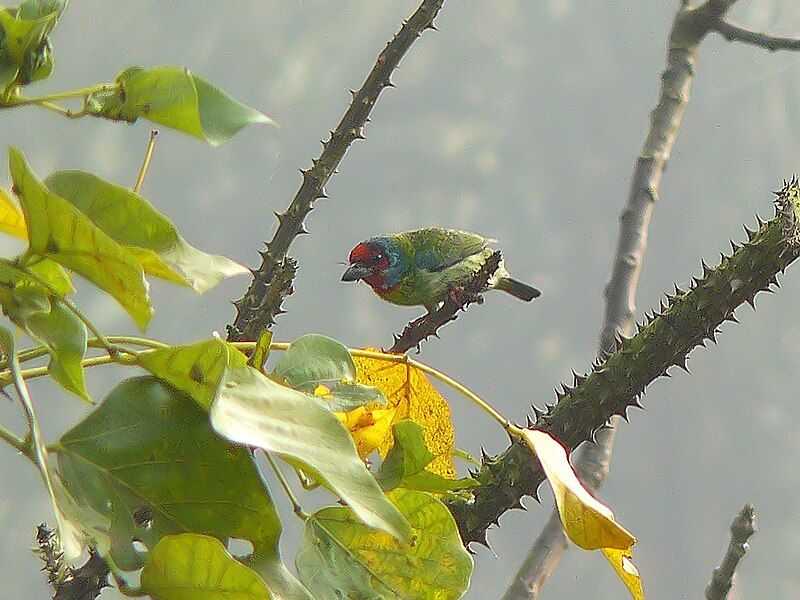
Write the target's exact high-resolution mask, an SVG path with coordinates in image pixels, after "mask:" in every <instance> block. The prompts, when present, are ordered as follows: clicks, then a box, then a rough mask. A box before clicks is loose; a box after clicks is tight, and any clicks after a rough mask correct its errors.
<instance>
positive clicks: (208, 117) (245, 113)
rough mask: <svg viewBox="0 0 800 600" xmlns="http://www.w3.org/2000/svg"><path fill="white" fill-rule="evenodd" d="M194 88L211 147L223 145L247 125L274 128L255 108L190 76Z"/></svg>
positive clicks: (269, 120)
mask: <svg viewBox="0 0 800 600" xmlns="http://www.w3.org/2000/svg"><path fill="white" fill-rule="evenodd" d="M190 75H191V76H192V78H193V79H194V84H195V87H196V88H197V100H198V104H199V106H200V123H201V124H202V126H203V134H204V135H205V138H206V139H207V140H208V143H209V144H211V145H212V146H219V145H221V144H224V143H225V142H227V141H228V140H229V139H231V138H232V137H233V136H235V135H236V134H237V133H239V131H240V130H241V129H243V128H244V127H246V126H247V125H250V124H255V123H262V124H264V125H274V124H275V122H274V121H273V120H272V119H270V118H269V117H267V116H266V115H264V114H262V113H260V112H259V111H257V110H256V109H254V108H251V107H249V106H247V105H246V104H243V103H242V102H239V101H238V100H236V99H234V98H231V97H230V96H229V95H228V94H226V93H225V91H224V90H222V89H220V88H218V87H217V86H216V85H214V84H213V83H209V82H208V81H205V80H203V79H201V78H200V77H198V76H197V75H193V74H190Z"/></svg>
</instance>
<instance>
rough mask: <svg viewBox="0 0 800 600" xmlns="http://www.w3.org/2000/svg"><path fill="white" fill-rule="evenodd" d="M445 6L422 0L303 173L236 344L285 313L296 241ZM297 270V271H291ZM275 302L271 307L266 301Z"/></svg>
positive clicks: (233, 333) (256, 279)
mask: <svg viewBox="0 0 800 600" xmlns="http://www.w3.org/2000/svg"><path fill="white" fill-rule="evenodd" d="M442 4H444V0H423V2H422V4H421V5H420V6H419V8H418V9H417V10H416V12H414V14H413V15H411V17H410V18H409V19H408V21H406V22H405V23H403V26H402V27H401V28H400V31H398V32H397V34H396V35H395V36H394V38H392V40H391V41H390V42H389V43H388V45H387V46H386V48H385V49H384V50H383V52H381V53H380V55H379V56H378V59H377V61H376V62H375V66H374V67H373V68H372V71H371V72H370V74H369V75H368V76H367V79H366V81H365V82H364V84H363V85H362V86H361V89H360V90H358V91H357V92H352V94H353V100H352V102H351V103H350V106H349V108H348V109H347V111H346V112H345V113H344V116H343V117H342V120H341V121H340V122H339V125H337V127H336V129H335V130H334V131H332V132H331V135H330V138H329V139H328V141H326V142H323V144H322V146H323V147H322V154H320V156H319V158H317V159H314V160H313V161H312V166H311V167H310V168H308V169H304V170H302V174H303V183H302V185H301V186H300V189H299V190H298V191H297V194H296V195H295V197H294V199H293V200H292V203H291V204H290V205H289V208H288V209H287V210H286V212H285V213H282V214H280V213H276V215H277V217H278V230H277V231H276V232H275V235H274V236H273V237H272V241H271V242H269V243H268V244H267V249H266V250H265V251H263V252H262V253H261V259H262V261H261V266H260V267H259V268H258V269H256V270H255V271H253V281H252V283H251V284H250V288H249V289H248V290H247V293H246V294H245V295H244V297H243V298H242V299H241V300H238V301H237V302H234V305H235V306H236V310H237V314H236V319H235V320H234V322H233V324H232V325H229V326H228V339H229V340H231V341H242V340H255V339H258V336H259V334H260V333H261V331H262V330H263V329H264V323H272V322H273V321H274V318H275V317H276V316H277V315H278V314H280V311H281V303H282V301H283V297H284V296H283V295H281V293H276V291H275V290H276V288H278V287H279V286H283V287H284V289H285V288H286V283H285V281H284V282H281V281H279V278H278V277H277V274H278V273H279V272H280V270H281V269H282V268H283V269H285V266H284V264H285V262H286V260H287V252H288V251H289V246H290V245H291V243H292V241H294V239H295V238H296V237H297V236H298V235H299V234H301V233H305V232H306V228H305V224H304V222H305V218H306V216H307V215H308V213H309V212H311V209H312V208H313V207H314V202H315V201H316V200H317V199H319V198H325V197H326V195H325V184H326V183H327V182H328V179H330V177H331V175H332V174H333V173H334V172H335V171H336V169H337V168H338V166H339V163H341V161H342V159H343V158H344V155H345V153H346V152H347V149H348V148H349V147H350V144H352V143H353V141H354V140H357V139H363V138H364V125H365V124H366V123H367V122H368V121H369V115H370V113H371V112H372V108H373V107H374V106H375V103H376V102H377V100H378V97H379V96H380V93H381V92H382V91H383V89H384V88H387V87H391V86H392V85H393V84H392V82H391V75H392V72H393V71H394V69H395V68H396V67H397V65H398V64H399V63H400V60H401V59H402V58H403V56H404V55H405V53H406V52H408V49H409V48H411V45H412V44H413V43H414V41H415V40H416V39H417V38H418V37H419V36H420V35H421V34H422V32H423V31H425V30H426V29H434V25H433V20H434V18H435V17H436V15H437V14H438V13H439V10H440V9H441V7H442ZM291 270H293V269H291ZM267 297H269V298H271V300H270V302H269V303H267V302H265V299H266V298H267Z"/></svg>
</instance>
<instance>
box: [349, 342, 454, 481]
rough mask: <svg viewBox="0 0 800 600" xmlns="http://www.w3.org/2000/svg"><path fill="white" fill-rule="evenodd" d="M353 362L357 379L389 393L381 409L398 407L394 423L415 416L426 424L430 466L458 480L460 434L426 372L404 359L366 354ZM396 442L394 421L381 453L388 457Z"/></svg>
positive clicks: (425, 433) (382, 445)
mask: <svg viewBox="0 0 800 600" xmlns="http://www.w3.org/2000/svg"><path fill="white" fill-rule="evenodd" d="M370 350H374V351H377V352H379V350H376V349H370ZM353 362H354V363H355V365H356V373H357V376H356V379H357V381H358V382H359V383H362V384H365V385H372V386H375V387H377V388H378V389H379V390H380V391H381V392H383V395H384V396H386V399H387V400H388V404H387V405H386V406H381V407H380V408H382V409H389V408H396V411H395V413H394V418H393V421H392V422H393V423H396V422H397V421H402V420H403V419H411V420H412V421H415V422H416V423H419V425H421V426H422V432H423V437H424V439H425V445H426V446H427V447H428V449H429V450H430V451H431V453H433V455H434V457H435V458H434V459H433V462H431V463H430V465H428V467H427V469H428V470H429V471H431V472H433V473H436V474H437V475H441V476H442V477H447V478H448V479H455V478H456V477H457V476H458V475H457V473H456V468H455V465H454V464H453V452H454V449H455V437H456V435H455V430H454V429H453V422H452V420H451V418H450V406H449V405H448V404H447V401H446V400H445V399H444V398H443V397H442V395H441V394H440V393H439V391H438V390H437V389H436V388H435V387H433V385H431V383H430V382H429V381H428V378H427V377H426V376H425V374H424V373H423V372H422V371H420V370H419V369H417V368H415V367H413V366H411V365H409V364H407V363H404V362H396V361H386V360H380V359H377V358H371V357H362V356H354V357H353ZM367 408H369V406H368V407H367ZM392 444H394V438H393V437H392V430H391V423H390V424H389V427H388V428H387V429H386V434H385V436H384V438H383V440H382V441H381V443H380V445H379V446H378V452H379V453H380V455H381V456H383V457H385V456H386V454H387V453H388V452H389V450H390V449H391V447H392Z"/></svg>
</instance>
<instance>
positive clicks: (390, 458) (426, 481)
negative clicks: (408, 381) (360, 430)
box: [375, 419, 476, 493]
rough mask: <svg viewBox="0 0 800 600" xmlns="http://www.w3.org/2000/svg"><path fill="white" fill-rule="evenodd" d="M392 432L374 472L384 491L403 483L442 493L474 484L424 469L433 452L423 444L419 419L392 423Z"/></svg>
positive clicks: (421, 489)
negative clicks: (390, 439)
mask: <svg viewBox="0 0 800 600" xmlns="http://www.w3.org/2000/svg"><path fill="white" fill-rule="evenodd" d="M392 434H393V435H394V445H393V446H392V449H391V450H389V454H387V456H386V459H385V460H384V461H383V462H382V463H381V466H380V467H379V468H378V472H377V473H376V474H375V479H377V480H378V483H379V484H380V486H381V488H383V490H384V491H388V490H393V489H394V488H397V487H402V488H405V489H408V490H418V491H423V492H437V493H443V492H450V491H456V490H464V489H468V488H471V487H474V486H475V484H476V482H475V480H474V479H470V478H468V477H466V478H464V479H447V478H446V477H442V476H441V475H439V474H437V473H432V472H430V471H426V470H425V467H427V466H428V465H429V464H430V463H431V461H432V460H433V459H434V456H433V454H432V453H431V452H430V450H428V448H427V446H425V438H424V435H423V432H422V427H421V426H420V425H419V424H418V423H415V422H414V421H411V420H408V419H406V420H403V421H399V422H398V423H395V424H394V425H393V426H392Z"/></svg>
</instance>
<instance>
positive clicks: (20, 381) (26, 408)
mask: <svg viewBox="0 0 800 600" xmlns="http://www.w3.org/2000/svg"><path fill="white" fill-rule="evenodd" d="M5 334H6V337H4V340H3V342H4V343H3V345H4V346H10V347H5V352H6V354H8V355H9V360H10V362H11V365H10V366H11V375H12V377H13V380H14V387H15V388H16V390H17V395H18V396H19V400H20V404H22V411H23V413H24V414H25V420H26V421H27V422H28V435H27V436H26V438H25V440H24V441H23V442H22V444H23V446H24V447H26V449H27V451H26V452H25V455H26V456H28V458H30V459H31V461H32V462H33V463H34V464H35V465H36V466H37V467H38V468H39V473H40V474H41V476H42V479H44V483H45V486H46V487H47V491H48V492H49V494H50V497H51V498H52V499H53V502H54V503H55V498H56V495H55V489H54V488H53V482H52V481H51V479H50V470H49V468H48V466H47V451H46V450H45V444H44V439H43V438H42V430H41V429H40V428H39V421H38V420H37V419H36V412H35V411H34V408H33V401H32V400H31V397H30V394H29V393H28V386H27V385H26V384H25V378H24V377H23V376H22V368H21V367H20V364H19V359H18V358H17V351H16V350H15V349H14V346H13V340H12V338H11V334H10V332H8V331H7V330H6V331H5ZM9 342H10V343H9ZM56 513H57V514H56V516H58V507H56Z"/></svg>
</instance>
